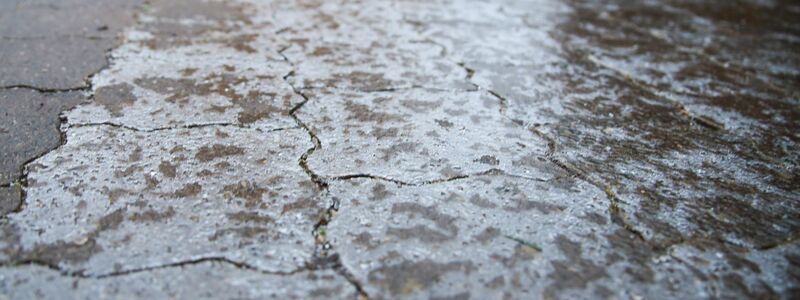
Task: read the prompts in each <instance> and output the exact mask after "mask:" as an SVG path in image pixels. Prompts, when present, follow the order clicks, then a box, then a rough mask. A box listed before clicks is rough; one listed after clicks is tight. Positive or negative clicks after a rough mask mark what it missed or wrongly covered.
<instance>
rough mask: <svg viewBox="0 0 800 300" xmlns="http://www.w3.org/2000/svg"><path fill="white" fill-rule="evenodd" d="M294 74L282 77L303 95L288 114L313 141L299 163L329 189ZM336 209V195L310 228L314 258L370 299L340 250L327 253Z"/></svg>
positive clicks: (331, 246) (304, 102) (318, 141)
mask: <svg viewBox="0 0 800 300" xmlns="http://www.w3.org/2000/svg"><path fill="white" fill-rule="evenodd" d="M287 30H288V29H287ZM286 49H288V47H284V48H282V49H280V50H278V54H279V55H280V56H281V57H283V60H284V61H286V63H288V64H289V65H291V66H292V68H294V63H292V61H291V60H289V58H288V57H286V55H284V54H283V52H284V51H286ZM294 74H295V70H294V69H293V70H291V71H289V73H287V74H286V75H284V76H283V77H282V78H283V80H284V82H286V84H287V85H289V87H290V88H291V89H292V91H293V92H294V93H295V94H297V95H298V96H300V97H301V98H303V101H302V102H300V103H298V104H297V105H295V106H294V107H292V109H290V110H289V116H291V117H292V119H294V121H295V123H297V125H298V126H299V127H300V128H303V130H305V131H306V132H307V133H308V135H309V138H310V139H311V142H312V143H313V145H314V146H313V147H311V148H309V149H308V150H306V152H305V153H303V154H302V155H301V156H300V158H299V159H298V164H299V165H300V167H301V168H303V171H304V172H305V173H306V175H308V177H310V178H311V181H313V182H314V184H316V185H317V188H319V189H320V190H322V191H327V189H328V183H327V181H326V180H324V179H323V178H322V177H320V176H319V175H317V173H316V172H314V171H313V170H312V169H311V167H309V165H308V157H309V156H310V155H311V154H313V153H314V152H315V151H317V150H318V149H322V142H320V139H319V137H317V135H316V134H315V133H314V131H313V130H311V128H310V127H309V126H308V125H307V124H305V123H304V122H303V121H301V120H300V118H298V117H297V114H296V112H297V111H298V110H299V109H300V108H302V107H303V105H305V104H306V103H307V102H308V101H309V97H308V96H307V95H305V94H304V93H302V92H301V91H300V90H298V89H297V88H296V87H295V86H294V85H293V84H291V82H289V80H288V79H289V77H291V76H293V75H294ZM337 211H339V202H338V200H337V199H334V200H333V203H331V205H330V206H329V207H328V208H327V209H326V210H325V212H324V213H323V214H322V216H320V219H319V221H317V223H316V224H314V228H313V229H312V231H311V235H312V237H313V238H314V244H315V245H316V247H315V249H314V253H313V255H314V258H315V261H317V262H321V263H324V264H325V265H328V266H329V267H330V268H331V269H333V270H334V271H336V272H337V273H338V274H339V275H340V276H342V277H344V278H345V280H347V282H349V283H350V285H352V286H353V287H354V288H355V289H356V291H357V292H358V295H359V296H358V297H359V299H364V300H367V299H369V295H368V294H367V292H366V291H365V290H364V287H363V285H362V284H361V282H359V281H358V279H356V277H355V275H353V273H352V272H350V270H348V269H347V267H346V266H345V265H344V264H343V263H342V259H341V257H340V256H339V254H337V253H333V254H330V255H329V254H328V253H327V252H328V250H331V249H333V245H331V244H330V243H329V242H327V241H326V240H325V234H324V230H325V229H324V228H325V226H327V224H328V223H329V222H330V221H331V219H332V218H333V217H334V215H335V213H336V212H337Z"/></svg>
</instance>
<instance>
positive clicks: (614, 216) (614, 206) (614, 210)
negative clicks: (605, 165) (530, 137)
mask: <svg viewBox="0 0 800 300" xmlns="http://www.w3.org/2000/svg"><path fill="white" fill-rule="evenodd" d="M529 130H530V131H531V132H532V133H533V134H535V135H537V136H539V137H541V138H542V139H544V140H546V141H547V145H548V149H547V152H546V153H545V156H546V157H547V160H548V161H550V162H551V163H553V164H555V165H556V166H558V167H559V168H561V169H563V170H564V171H566V172H567V174H570V175H571V176H573V177H575V178H578V179H580V180H583V181H584V182H586V183H589V184H591V185H592V186H594V187H596V188H598V189H600V190H602V191H603V192H604V193H605V194H606V198H607V199H608V201H609V205H608V213H609V216H610V218H611V220H612V222H614V223H617V224H618V225H620V226H622V228H624V229H625V230H626V231H628V232H630V233H631V234H633V235H634V236H636V237H637V238H638V239H639V240H641V241H643V242H645V243H648V244H650V242H649V241H648V240H647V239H646V238H645V237H644V234H643V233H642V232H641V231H640V230H638V229H636V227H635V226H633V224H631V222H630V221H629V220H628V218H627V216H626V215H625V210H623V209H622V208H621V207H619V204H620V203H625V202H624V201H622V200H621V199H620V198H619V197H618V196H617V194H616V193H615V192H614V190H613V189H612V188H611V185H609V184H603V183H602V182H599V181H597V180H595V179H592V178H590V177H589V176H587V175H586V174H585V173H584V172H583V171H581V170H580V169H579V168H578V167H575V166H573V165H571V164H569V163H567V162H563V161H561V160H560V159H558V157H556V152H557V151H558V144H557V143H556V141H555V139H553V138H552V137H550V136H548V135H547V134H545V133H544V132H542V131H540V130H539V129H537V128H536V127H531V128H529Z"/></svg>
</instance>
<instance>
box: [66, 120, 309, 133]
mask: <svg viewBox="0 0 800 300" xmlns="http://www.w3.org/2000/svg"><path fill="white" fill-rule="evenodd" d="M96 126H109V127H116V128H122V129H127V130H131V131H136V132H159V131H169V130H180V129H193V128H205V127H236V128H242V129H252V130H255V131H258V132H276V131H284V130H291V129H299V128H300V126H292V127H278V128H272V129H266V130H265V129H261V128H258V127H252V126H249V125H245V124H240V123H229V122H219V123H201V124H186V125H180V126H167V127H156V128H139V127H135V126H128V125H123V124H119V123H114V122H99V123H81V124H72V125H68V126H67V127H66V129H72V128H82V127H96Z"/></svg>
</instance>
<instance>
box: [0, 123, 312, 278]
mask: <svg viewBox="0 0 800 300" xmlns="http://www.w3.org/2000/svg"><path fill="white" fill-rule="evenodd" d="M309 147H311V144H310V143H309V142H308V139H307V135H306V133H304V132H302V131H301V130H298V129H291V130H286V131H276V132H272V133H268V132H262V131H259V130H244V129H239V128H236V127H226V126H212V127H204V128H194V129H177V130H165V131H158V132H136V131H132V130H129V129H123V128H116V127H111V126H90V127H81V128H74V129H71V130H69V131H68V134H67V143H66V144H65V145H64V146H62V147H61V148H59V149H58V150H55V151H52V152H50V153H48V154H47V155H45V156H43V157H42V158H40V159H38V160H36V161H35V162H33V163H32V164H29V165H28V168H27V173H28V188H27V189H26V193H27V196H26V206H25V207H24V208H23V210H22V211H21V212H19V213H17V214H12V215H9V216H8V219H9V222H8V223H7V224H4V225H3V230H4V232H5V234H4V236H3V238H2V246H0V249H2V253H3V254H2V255H0V257H2V260H4V261H6V262H15V261H30V260H35V261H42V262H47V263H48V264H49V265H53V266H58V267H59V268H60V269H62V270H69V271H70V272H77V271H81V272H82V273H84V274H91V275H101V274H108V273H111V272H123V271H125V270H130V269H139V268H144V267H152V266H158V265H161V264H167V263H173V262H178V261H183V260H191V259H197V258H202V257H225V258H228V259H231V260H245V259H246V260H247V261H248V262H249V263H251V264H253V265H254V266H256V267H258V268H259V269H263V270H269V271H281V270H287V269H293V268H298V267H300V266H302V265H304V264H305V263H306V262H309V261H310V260H311V259H310V255H311V253H312V250H313V248H314V241H313V239H312V238H311V235H310V232H311V231H312V229H313V226H314V224H315V223H316V221H317V219H318V216H319V215H320V214H321V211H323V210H324V207H323V206H322V203H321V201H316V187H315V186H314V184H313V183H312V182H310V181H309V179H308V178H307V177H306V175H305V173H303V170H302V169H301V168H300V167H299V166H298V165H297V164H296V163H295V160H296V158H297V157H298V156H299V155H300V154H301V153H303V152H304V151H305V150H306V149H307V148H309ZM56 191H57V192H56Z"/></svg>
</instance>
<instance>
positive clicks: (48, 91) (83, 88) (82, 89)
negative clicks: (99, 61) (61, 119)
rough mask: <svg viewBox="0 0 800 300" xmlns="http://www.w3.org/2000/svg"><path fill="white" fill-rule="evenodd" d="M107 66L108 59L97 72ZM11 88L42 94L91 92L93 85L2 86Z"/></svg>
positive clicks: (6, 88) (1, 88)
mask: <svg viewBox="0 0 800 300" xmlns="http://www.w3.org/2000/svg"><path fill="white" fill-rule="evenodd" d="M109 51H110V50H109ZM106 58H108V57H106ZM107 67H108V60H106V65H105V66H104V67H103V68H101V69H100V70H98V71H97V73H100V71H103V70H104V69H105V68H107ZM95 74H96V73H95ZM91 76H94V74H92V75H91ZM91 76H89V78H88V79H86V81H90V79H91ZM84 84H86V82H84ZM10 89H28V90H34V91H37V92H39V93H42V94H53V93H66V92H89V91H90V90H91V89H92V86H91V85H90V84H89V85H84V86H79V87H72V88H66V89H51V88H43V87H37V86H32V85H27V84H14V85H6V86H0V90H10Z"/></svg>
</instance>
